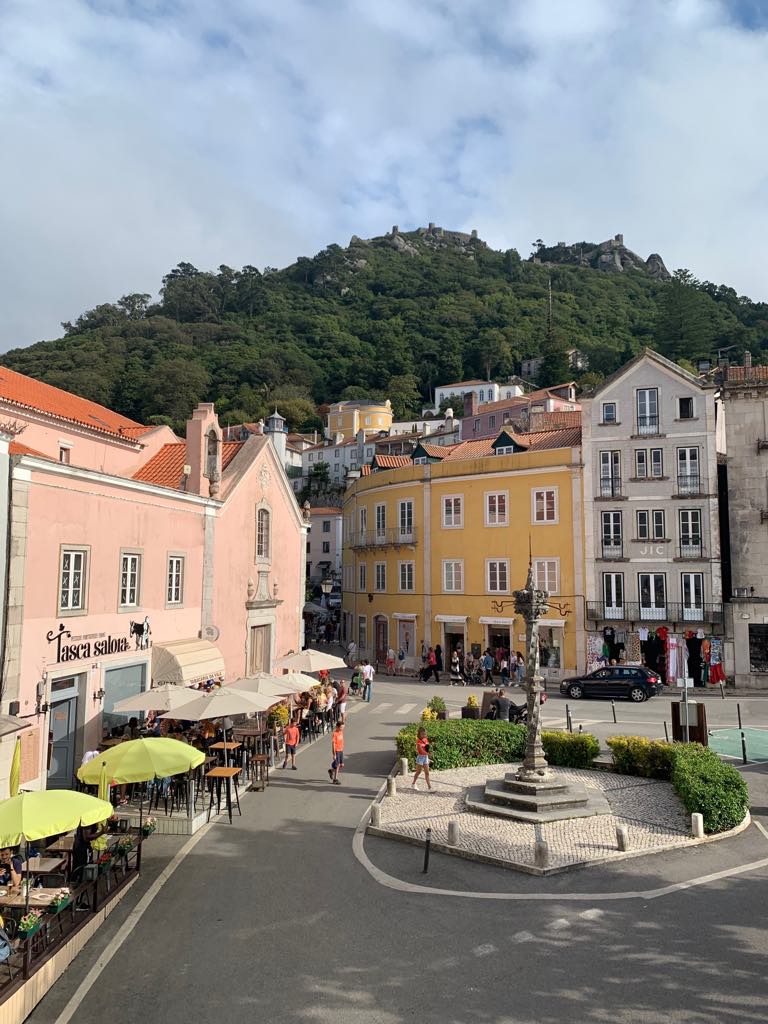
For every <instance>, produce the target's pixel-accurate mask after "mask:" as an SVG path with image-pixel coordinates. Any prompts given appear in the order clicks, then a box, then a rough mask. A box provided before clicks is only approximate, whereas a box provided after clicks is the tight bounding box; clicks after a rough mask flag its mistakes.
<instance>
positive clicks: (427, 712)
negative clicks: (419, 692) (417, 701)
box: [421, 707, 437, 722]
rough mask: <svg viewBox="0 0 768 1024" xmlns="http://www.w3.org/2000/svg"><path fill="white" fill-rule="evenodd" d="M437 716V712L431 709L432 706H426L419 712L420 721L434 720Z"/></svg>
mask: <svg viewBox="0 0 768 1024" xmlns="http://www.w3.org/2000/svg"><path fill="white" fill-rule="evenodd" d="M436 718H437V712H436V711H433V710H432V708H430V707H426V708H424V709H423V710H422V712H421V720H422V722H434V721H435V719H436Z"/></svg>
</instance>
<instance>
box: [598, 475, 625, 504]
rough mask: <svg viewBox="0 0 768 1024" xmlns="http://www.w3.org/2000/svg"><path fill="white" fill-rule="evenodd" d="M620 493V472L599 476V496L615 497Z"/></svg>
mask: <svg viewBox="0 0 768 1024" xmlns="http://www.w3.org/2000/svg"><path fill="white" fill-rule="evenodd" d="M620 495H621V474H620V473H614V474H613V476H601V477H600V497H601V498H617V497H619V496H620Z"/></svg>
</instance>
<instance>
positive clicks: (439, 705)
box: [427, 696, 448, 719]
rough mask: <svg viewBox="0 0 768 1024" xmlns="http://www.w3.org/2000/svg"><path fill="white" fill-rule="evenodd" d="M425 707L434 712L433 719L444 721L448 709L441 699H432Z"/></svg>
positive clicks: (436, 697)
mask: <svg viewBox="0 0 768 1024" xmlns="http://www.w3.org/2000/svg"><path fill="white" fill-rule="evenodd" d="M427 706H428V707H429V709H430V710H431V711H434V712H435V718H440V719H445V718H447V717H448V709H447V708H446V706H445V701H444V700H443V698H442V697H438V696H435V697H433V698H432V700H431V701H430V702H429V704H428V705H427Z"/></svg>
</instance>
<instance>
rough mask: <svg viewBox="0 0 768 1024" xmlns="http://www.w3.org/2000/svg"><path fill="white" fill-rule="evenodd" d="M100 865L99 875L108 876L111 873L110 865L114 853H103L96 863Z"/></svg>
mask: <svg viewBox="0 0 768 1024" xmlns="http://www.w3.org/2000/svg"><path fill="white" fill-rule="evenodd" d="M96 863H97V864H98V865H99V874H100V875H106V873H107V872H108V871H109V865H110V864H111V863H112V853H111V851H109V850H107V851H106V853H102V855H101V856H100V857H99V859H98V861H97V862H96Z"/></svg>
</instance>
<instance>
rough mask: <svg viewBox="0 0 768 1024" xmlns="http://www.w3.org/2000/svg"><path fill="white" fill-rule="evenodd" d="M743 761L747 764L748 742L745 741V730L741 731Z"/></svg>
mask: <svg viewBox="0 0 768 1024" xmlns="http://www.w3.org/2000/svg"><path fill="white" fill-rule="evenodd" d="M741 760H742V762H743V763H744V764H746V763H747V741H746V740H745V739H744V730H743V729H742V730H741Z"/></svg>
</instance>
